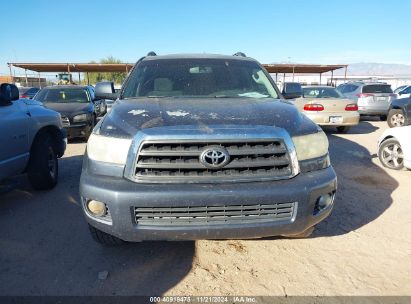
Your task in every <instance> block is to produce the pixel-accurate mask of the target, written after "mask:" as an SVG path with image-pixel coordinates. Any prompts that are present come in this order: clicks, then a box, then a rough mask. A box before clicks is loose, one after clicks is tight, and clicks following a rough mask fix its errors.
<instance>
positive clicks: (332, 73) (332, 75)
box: [331, 71, 335, 87]
mask: <svg viewBox="0 0 411 304" xmlns="http://www.w3.org/2000/svg"><path fill="white" fill-rule="evenodd" d="M333 77H334V71H331V86H333V87H335V85H333Z"/></svg>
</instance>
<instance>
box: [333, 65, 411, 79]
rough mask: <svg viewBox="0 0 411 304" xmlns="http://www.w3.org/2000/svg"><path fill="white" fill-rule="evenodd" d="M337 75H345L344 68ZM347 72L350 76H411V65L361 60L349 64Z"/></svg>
mask: <svg viewBox="0 0 411 304" xmlns="http://www.w3.org/2000/svg"><path fill="white" fill-rule="evenodd" d="M336 74H337V75H343V74H344V70H343V69H341V70H338V71H336ZM347 74H348V75H350V76H356V75H361V76H368V75H370V76H379V75H382V76H409V77H411V65H405V64H390V63H375V62H361V63H351V64H349V65H348V71H347Z"/></svg>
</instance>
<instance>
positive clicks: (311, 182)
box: [80, 53, 337, 244]
mask: <svg viewBox="0 0 411 304" xmlns="http://www.w3.org/2000/svg"><path fill="white" fill-rule="evenodd" d="M96 95H97V96H99V97H100V98H105V99H116V98H117V101H116V106H115V107H113V109H112V111H111V112H110V113H109V114H107V115H106V116H105V117H104V118H103V119H102V120H101V121H100V122H99V123H98V124H97V125H96V127H95V128H94V131H93V134H92V135H91V136H90V138H89V141H88V144H87V151H86V154H85V156H84V163H83V170H82V174H81V181H80V193H81V197H82V204H83V209H84V213H85V217H86V219H87V221H88V223H89V227H90V231H91V234H92V236H93V237H94V238H95V240H97V241H98V242H101V243H104V244H118V243H121V242H123V241H143V240H196V239H239V238H240V239H241V238H259V237H266V236H273V235H285V236H293V237H305V236H308V235H309V234H310V233H311V232H312V230H313V226H314V225H316V224H317V223H318V222H320V221H321V220H323V219H324V218H326V217H327V216H328V215H329V214H330V212H331V209H332V207H333V202H334V196H335V192H336V187H337V181H336V175H335V172H334V170H333V168H332V167H331V165H330V159H329V155H328V140H327V137H326V135H325V134H324V133H323V131H321V129H320V128H319V127H318V126H317V125H316V124H314V123H313V122H312V121H311V120H309V119H308V118H307V117H306V116H304V115H302V114H300V113H299V111H298V110H297V109H296V108H295V106H294V105H292V104H290V103H288V102H287V101H285V100H283V99H282V96H281V95H280V93H279V91H278V89H277V87H276V85H275V84H274V82H273V80H272V79H271V77H270V75H269V74H268V73H267V72H266V71H265V69H264V68H263V67H262V66H261V65H260V64H259V63H258V62H257V61H255V60H254V59H251V58H248V57H245V56H244V55H243V54H241V53H240V54H236V56H222V55H205V54H201V55H168V56H155V55H154V54H152V53H151V54H150V56H146V57H143V58H142V59H140V60H139V61H138V62H137V63H136V65H135V66H134V68H133V70H132V71H131V73H130V75H129V76H128V78H127V79H126V81H125V83H124V85H123V88H122V90H121V92H120V93H119V95H118V96H117V95H116V94H115V93H114V88H113V85H112V84H111V83H102V84H97V86H96ZM291 95H292V94H291Z"/></svg>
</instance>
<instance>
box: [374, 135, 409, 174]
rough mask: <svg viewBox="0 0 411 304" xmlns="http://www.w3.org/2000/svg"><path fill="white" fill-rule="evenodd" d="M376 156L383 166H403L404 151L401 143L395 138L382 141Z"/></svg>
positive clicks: (390, 167)
mask: <svg viewBox="0 0 411 304" xmlns="http://www.w3.org/2000/svg"><path fill="white" fill-rule="evenodd" d="M378 158H379V159H380V161H381V163H382V164H383V166H384V167H386V168H389V169H393V170H402V169H403V168H404V153H403V151H402V148H401V145H400V143H399V142H398V140H396V139H395V138H390V139H387V140H385V141H383V142H382V143H381V145H380V148H379V149H378Z"/></svg>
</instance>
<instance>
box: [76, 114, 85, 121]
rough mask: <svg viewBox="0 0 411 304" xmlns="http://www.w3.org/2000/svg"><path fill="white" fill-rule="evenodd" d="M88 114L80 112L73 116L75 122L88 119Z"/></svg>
mask: <svg viewBox="0 0 411 304" xmlns="http://www.w3.org/2000/svg"><path fill="white" fill-rule="evenodd" d="M87 119H88V115H87V114H80V115H76V116H74V117H73V122H81V121H87Z"/></svg>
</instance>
